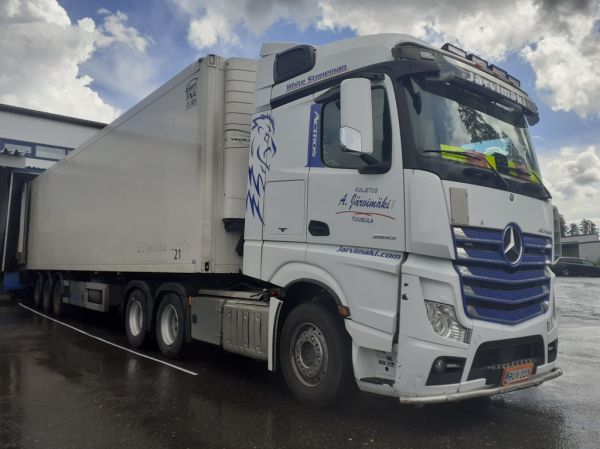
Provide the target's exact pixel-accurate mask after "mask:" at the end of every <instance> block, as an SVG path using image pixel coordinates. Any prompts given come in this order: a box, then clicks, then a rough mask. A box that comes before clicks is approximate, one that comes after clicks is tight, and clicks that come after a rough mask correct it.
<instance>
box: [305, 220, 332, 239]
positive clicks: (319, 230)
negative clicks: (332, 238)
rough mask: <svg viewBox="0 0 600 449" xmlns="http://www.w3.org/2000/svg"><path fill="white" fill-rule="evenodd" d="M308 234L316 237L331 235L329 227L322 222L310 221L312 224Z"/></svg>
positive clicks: (309, 224)
mask: <svg viewBox="0 0 600 449" xmlns="http://www.w3.org/2000/svg"><path fill="white" fill-rule="evenodd" d="M308 232H310V235H314V236H315V237H325V236H327V235H329V226H327V223H324V222H322V221H316V220H310V223H308Z"/></svg>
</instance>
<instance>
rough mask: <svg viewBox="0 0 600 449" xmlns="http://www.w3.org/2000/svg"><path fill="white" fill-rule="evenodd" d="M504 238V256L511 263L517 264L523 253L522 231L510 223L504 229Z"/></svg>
mask: <svg viewBox="0 0 600 449" xmlns="http://www.w3.org/2000/svg"><path fill="white" fill-rule="evenodd" d="M502 240H503V242H502V252H503V253H504V258H505V259H506V261H507V262H508V263H510V264H511V265H516V264H517V263H519V261H520V260H521V256H522V255H523V237H521V232H520V231H519V229H518V228H517V227H516V226H515V225H512V224H509V225H508V226H507V227H506V228H505V229H504V236H503V238H502Z"/></svg>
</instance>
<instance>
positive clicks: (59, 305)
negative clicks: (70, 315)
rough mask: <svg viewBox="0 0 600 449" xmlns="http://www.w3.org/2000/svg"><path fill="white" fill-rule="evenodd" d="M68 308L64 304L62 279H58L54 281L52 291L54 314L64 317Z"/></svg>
mask: <svg viewBox="0 0 600 449" xmlns="http://www.w3.org/2000/svg"><path fill="white" fill-rule="evenodd" d="M66 308H67V307H66V305H65V303H63V286H62V282H61V279H60V277H57V278H56V280H55V281H54V288H53V289H52V313H54V315H56V316H57V317H60V316H64V315H65V311H66Z"/></svg>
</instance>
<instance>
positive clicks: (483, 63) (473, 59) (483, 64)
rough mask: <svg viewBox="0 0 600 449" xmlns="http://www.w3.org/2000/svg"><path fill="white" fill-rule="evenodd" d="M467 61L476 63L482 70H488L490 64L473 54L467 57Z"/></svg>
mask: <svg viewBox="0 0 600 449" xmlns="http://www.w3.org/2000/svg"><path fill="white" fill-rule="evenodd" d="M467 59H468V60H469V61H471V62H473V63H475V64H476V65H478V66H479V67H480V68H482V69H486V70H487V68H488V62H487V61H486V60H485V59H483V58H480V57H479V56H476V55H474V54H473V53H471V54H469V55H468V56H467Z"/></svg>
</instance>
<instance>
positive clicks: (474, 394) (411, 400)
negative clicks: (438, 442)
mask: <svg viewBox="0 0 600 449" xmlns="http://www.w3.org/2000/svg"><path fill="white" fill-rule="evenodd" d="M562 374H563V372H562V370H561V369H560V368H554V369H552V371H550V372H548V373H545V374H539V375H536V376H534V377H532V378H531V379H530V380H527V381H525V382H521V383H518V384H515V385H508V386H506V387H492V388H483V389H480V390H473V391H465V392H458V393H452V394H443V395H438V396H427V397H404V396H400V402H401V403H402V404H436V403H440V402H456V401H463V400H465V399H474V398H480V397H485V396H493V395H497V394H503V393H509V392H511V391H516V390H522V389H524V388H529V387H536V386H538V385H541V384H543V383H544V382H546V381H547V380H551V379H556V378H557V377H559V376H562Z"/></svg>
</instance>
